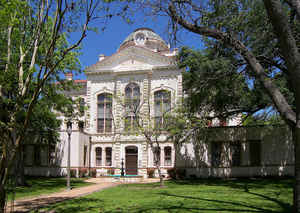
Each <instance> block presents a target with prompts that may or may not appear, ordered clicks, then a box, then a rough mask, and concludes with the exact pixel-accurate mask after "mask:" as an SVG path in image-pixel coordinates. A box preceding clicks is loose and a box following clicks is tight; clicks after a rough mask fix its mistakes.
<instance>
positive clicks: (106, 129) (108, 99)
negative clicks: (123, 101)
mask: <svg viewBox="0 0 300 213" xmlns="http://www.w3.org/2000/svg"><path fill="white" fill-rule="evenodd" d="M101 96H103V102H102V101H100V100H99V99H100V97H101ZM99 105H103V118H99V108H100V106H99ZM107 105H110V112H107V111H108V110H109V108H108V109H107ZM107 114H110V118H109V117H106V116H107ZM101 121H102V122H103V123H102V122H101ZM100 122H101V123H102V126H103V127H102V128H101V129H100V125H99V124H100ZM107 123H108V124H107ZM108 125H109V126H108ZM112 131H113V99H112V94H110V93H107V92H105V93H100V94H98V95H97V133H100V134H106V133H112Z"/></svg>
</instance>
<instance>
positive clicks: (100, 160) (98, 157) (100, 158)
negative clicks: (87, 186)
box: [95, 147, 102, 167]
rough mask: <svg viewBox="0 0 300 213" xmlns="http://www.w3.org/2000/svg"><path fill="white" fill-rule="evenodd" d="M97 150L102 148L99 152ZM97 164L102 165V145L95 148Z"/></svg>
mask: <svg viewBox="0 0 300 213" xmlns="http://www.w3.org/2000/svg"><path fill="white" fill-rule="evenodd" d="M97 150H100V151H99V152H98V153H97ZM97 154H100V155H97ZM98 162H100V163H98ZM95 166H97V167H100V166H102V147H96V148H95Z"/></svg>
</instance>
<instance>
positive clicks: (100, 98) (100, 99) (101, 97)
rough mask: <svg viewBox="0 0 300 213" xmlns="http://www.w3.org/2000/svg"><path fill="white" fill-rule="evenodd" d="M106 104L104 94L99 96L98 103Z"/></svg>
mask: <svg viewBox="0 0 300 213" xmlns="http://www.w3.org/2000/svg"><path fill="white" fill-rule="evenodd" d="M103 102H104V94H101V95H98V103H103Z"/></svg>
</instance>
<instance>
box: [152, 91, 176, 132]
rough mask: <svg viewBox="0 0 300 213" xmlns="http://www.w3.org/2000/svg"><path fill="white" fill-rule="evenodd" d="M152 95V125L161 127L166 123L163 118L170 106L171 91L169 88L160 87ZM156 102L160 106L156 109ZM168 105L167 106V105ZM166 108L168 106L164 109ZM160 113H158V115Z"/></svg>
mask: <svg viewBox="0 0 300 213" xmlns="http://www.w3.org/2000/svg"><path fill="white" fill-rule="evenodd" d="M153 96H154V107H153V109H154V127H155V128H163V127H165V126H166V125H167V122H166V120H165V118H164V114H165V113H166V112H169V111H170V110H171V108H172V93H171V91H169V90H166V89H161V90H157V91H155V92H154V93H153ZM157 103H159V104H158V105H159V106H160V109H159V110H157V106H158V105H157ZM167 106H168V107H167ZM166 108H168V109H167V110H166ZM158 114H160V115H158Z"/></svg>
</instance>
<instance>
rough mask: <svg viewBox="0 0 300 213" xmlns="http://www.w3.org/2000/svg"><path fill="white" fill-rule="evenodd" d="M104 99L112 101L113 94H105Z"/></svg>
mask: <svg viewBox="0 0 300 213" xmlns="http://www.w3.org/2000/svg"><path fill="white" fill-rule="evenodd" d="M104 101H105V102H112V97H111V94H107V93H106V94H105V98H104Z"/></svg>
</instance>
